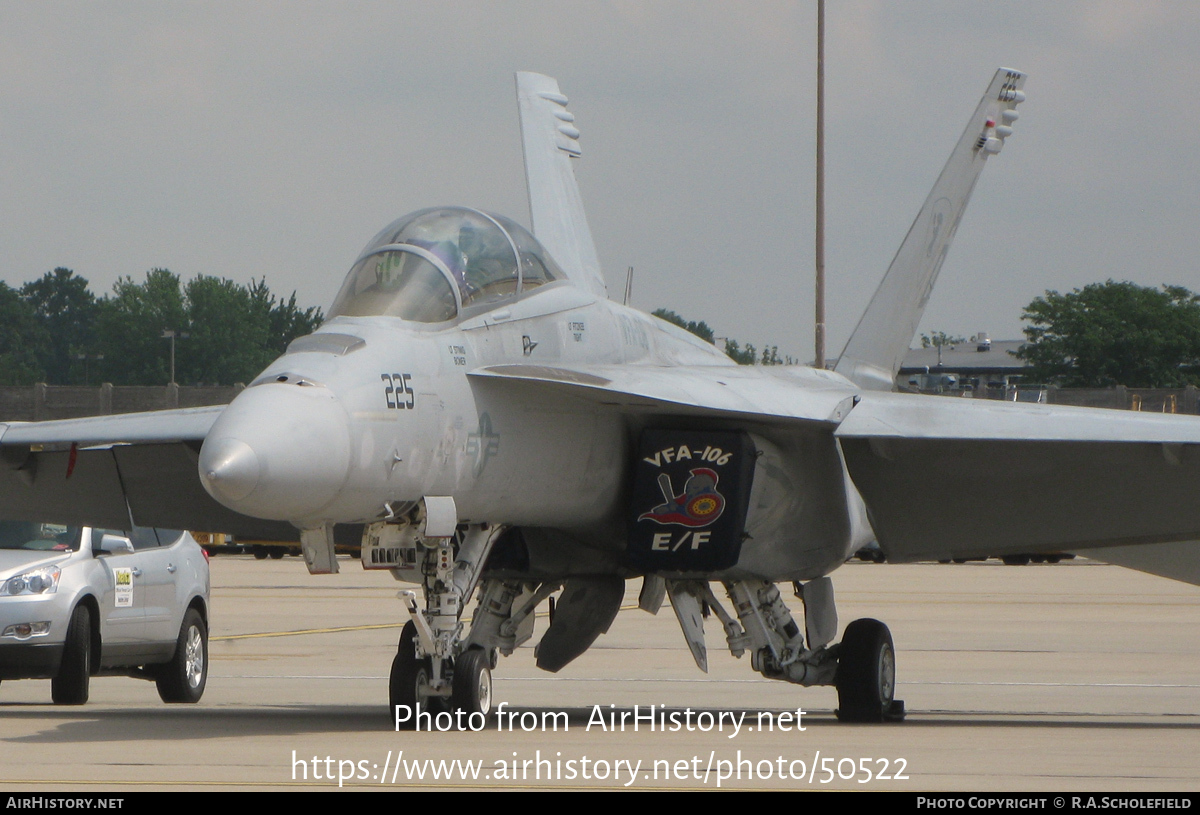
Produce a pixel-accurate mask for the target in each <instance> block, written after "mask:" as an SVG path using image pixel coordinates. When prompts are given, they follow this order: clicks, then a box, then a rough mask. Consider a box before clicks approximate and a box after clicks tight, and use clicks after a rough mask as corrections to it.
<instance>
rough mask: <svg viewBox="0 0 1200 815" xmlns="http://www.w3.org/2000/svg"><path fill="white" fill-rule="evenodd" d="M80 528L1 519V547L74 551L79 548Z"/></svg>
mask: <svg viewBox="0 0 1200 815" xmlns="http://www.w3.org/2000/svg"><path fill="white" fill-rule="evenodd" d="M79 533H80V528H79V527H78V526H64V525H63V524H42V523H34V522H31V521H0V549H31V550H35V551H38V550H41V551H48V552H74V551H76V550H77V549H79V541H80V539H81V536H80V534H79Z"/></svg>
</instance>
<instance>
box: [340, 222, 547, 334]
mask: <svg viewBox="0 0 1200 815" xmlns="http://www.w3.org/2000/svg"><path fill="white" fill-rule="evenodd" d="M565 278H566V275H564V274H563V272H562V270H561V269H559V268H558V265H557V264H555V262H554V260H553V259H551V257H550V255H549V254H548V253H547V252H546V250H545V249H543V248H542V246H541V244H539V243H538V242H537V240H536V239H535V238H534V237H533V235H531V234H529V232H528V231H526V230H525V228H524V227H523V226H521V225H520V224H518V223H516V222H514V221H511V220H509V219H508V218H504V217H502V216H500V215H489V214H487V213H486V212H480V211H479V210H474V209H468V208H466V207H443V208H439V209H424V210H421V211H420V212H415V213H413V214H411V215H406V216H405V217H403V218H401V219H399V220H398V221H395V222H393V223H392V224H390V225H389V226H388V227H387V228H386V229H384V230H383V231H382V232H380V233H379V234H378V235H376V236H375V238H374V239H373V240H372V241H371V242H370V243H369V244H367V247H366V248H365V249H364V250H363V252H362V254H361V255H359V259H358V261H357V262H356V263H355V264H354V268H352V269H351V270H350V274H348V275H347V276H346V282H345V283H343V284H342V289H341V291H339V292H338V296H337V299H335V300H334V301H333V306H332V307H331V308H330V310H329V316H330V317H340V316H345V317H368V316H389V317H399V318H401V319H403V320H412V321H413V322H418V323H441V322H446V321H448V320H453V319H454V318H455V317H457V316H458V315H459V314H460V313H462V312H463V311H464V310H468V311H470V310H474V309H475V308H476V307H480V306H493V305H495V304H496V303H499V302H500V301H503V300H511V299H513V298H515V297H517V296H518V295H520V294H522V293H523V292H527V291H530V290H531V289H534V288H536V287H537V286H541V285H544V284H546V283H550V282H553V281H555V280H563V279H565Z"/></svg>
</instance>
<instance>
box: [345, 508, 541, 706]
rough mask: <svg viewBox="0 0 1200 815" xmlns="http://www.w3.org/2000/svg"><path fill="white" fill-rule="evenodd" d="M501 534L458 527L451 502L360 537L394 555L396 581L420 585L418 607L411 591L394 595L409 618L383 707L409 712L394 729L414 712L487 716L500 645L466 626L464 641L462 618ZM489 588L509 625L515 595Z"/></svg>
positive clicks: (421, 510) (481, 528) (488, 596)
mask: <svg viewBox="0 0 1200 815" xmlns="http://www.w3.org/2000/svg"><path fill="white" fill-rule="evenodd" d="M502 531H503V528H502V527H489V526H487V525H483V524H472V525H468V526H466V527H463V528H458V527H457V524H456V518H455V511H454V503H453V501H452V500H451V499H448V498H444V499H440V498H426V499H425V500H424V501H422V502H420V503H419V504H417V505H416V506H415V507H413V508H412V510H411V511H410V512H408V513H407V514H406V515H404V516H403V517H400V518H396V519H393V520H392V521H390V522H388V523H386V524H375V525H373V526H371V527H368V528H367V530H366V532H365V533H364V541H367V540H368V539H369V538H370V537H372V536H373V537H374V540H373V541H372V542H371V543H370V547H372V548H378V547H379V546H380V541H381V540H384V539H385V545H386V546H388V547H392V548H394V551H395V552H396V553H397V555H396V559H395V561H393V562H396V563H397V564H398V567H397V568H396V569H394V570H393V573H394V574H395V576H396V577H397V578H398V579H403V580H408V581H411V582H420V583H421V586H422V589H423V591H422V594H423V595H424V596H423V599H424V604H423V605H424V608H423V609H422V608H421V605H422V604H421V603H420V602H419V601H418V597H417V594H416V592H413V591H402V592H400V595H399V596H400V599H401V600H402V601H403V602H404V606H405V610H406V611H407V613H408V617H409V620H408V622H407V623H405V625H404V630H403V632H402V633H401V635H400V642H399V645H398V646H397V651H396V657H395V659H394V660H393V661H392V671H391V675H390V677H389V680H388V701H389V703H390V704H391V706H392V711H393V712H395V711H396V706H397V705H400V706H403V707H405V708H406V709H407V711H408V713H407V715H397V716H396V721H397V722H398V723H400V726H403V725H404V724H408V726H410V727H412V726H415V725H416V724H417V713H418V711H420V712H422V713H430V714H433V715H436V714H438V713H442V712H448V711H450V710H451V709H453V710H454V711H455V712H456V713H457V712H460V711H461V713H463V714H466V715H467V716H470V715H471V714H474V713H479V714H482V715H483V716H485V717H486V716H487V714H488V712H489V711H490V710H491V704H492V672H491V669H492V667H493V665H494V664H495V656H494V648H495V647H496V645H497V644H500V645H503V644H504V643H497V641H496V639H495V637H480V636H477V635H476V634H477V632H475V628H476V627H478V626H472V635H473V636H466V635H464V631H463V628H464V626H463V621H462V615H463V611H464V610H465V609H466V607H467V604H468V602H469V601H470V599H471V595H472V594H473V592H474V591H475V589H476V587H477V586H478V584H479V576H480V572H481V571H482V569H483V564H484V562H485V561H486V560H487V556H488V554H489V553H490V552H491V549H492V545H493V544H494V543H495V541H496V539H497V538H498V537H499V536H500V534H501V532H502ZM364 548H367V547H364ZM492 582H494V581H489V585H488V586H487V587H486V588H485V590H484V595H485V600H488V599H491V598H493V596H494V595H499V597H500V598H501V603H500V605H501V606H503V607H502V608H500V609H499V612H500V614H499V616H500V617H501V618H503V620H505V621H507V620H509V619H510V618H511V611H512V602H513V599H515V598H516V597H517V596H518V595H520V593H521V592H520V589H519V587H517V588H516V589H515V590H510V591H499V592H497V591H496V589H497V588H503V585H504V584H497V586H492V585H491V583H492ZM505 601H506V602H505ZM492 605H495V603H492ZM493 616H495V612H494V611H493ZM493 627H495V626H493ZM483 628H487V626H483ZM481 631H482V629H481ZM481 640H482V641H481ZM509 640H510V641H511V640H512V636H511V634H510V636H509ZM518 644H519V643H518Z"/></svg>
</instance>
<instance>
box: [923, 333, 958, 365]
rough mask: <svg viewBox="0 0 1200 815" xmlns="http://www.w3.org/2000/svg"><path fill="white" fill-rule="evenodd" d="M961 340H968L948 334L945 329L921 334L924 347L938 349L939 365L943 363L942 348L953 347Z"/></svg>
mask: <svg viewBox="0 0 1200 815" xmlns="http://www.w3.org/2000/svg"><path fill="white" fill-rule="evenodd" d="M960 342H966V339H964V338H963V337H957V336H953V335H951V334H947V333H946V332H945V331H935V332H933V334H922V335H921V347H922V348H936V349H937V355H938V365H941V364H942V349H943V348H951V347H953V346H955V345H958V344H959V343H960Z"/></svg>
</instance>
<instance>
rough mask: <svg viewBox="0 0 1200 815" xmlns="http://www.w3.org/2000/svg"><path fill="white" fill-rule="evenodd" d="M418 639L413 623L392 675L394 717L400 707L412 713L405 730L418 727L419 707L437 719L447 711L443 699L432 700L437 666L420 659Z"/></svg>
mask: <svg viewBox="0 0 1200 815" xmlns="http://www.w3.org/2000/svg"><path fill="white" fill-rule="evenodd" d="M416 639H417V626H416V625H415V624H414V623H413V622H412V621H411V620H410V621H409V622H407V623H405V625H404V630H403V631H401V632H400V644H399V645H398V646H397V647H396V658H395V659H393V660H392V672H391V675H390V676H389V677H388V704H390V705H391V710H392V713H393V715H394V714H395V710H396V706H397V705H403V706H404V707H406V708H408V709H409V711H411V712H412V713H411V715H409V716H408V717H407V721H404V722H401V723H400V724H399V727H400V728H401V729H405V730H411V729H413V728H414V727H416V723H417V716H416V714H417V705H418V704H419V705H420V706H421V709H422V711H424V712H428V713H431V714H434V715H436V714H437V713H440V712H441V711H443V710H445V707H444V705H443V704H442V700H441V699H440V698H439V697H436V696H434V697H431V696H429V691H430V688H431V679H432V677H433V665H432V663H430V661H429V660H428V659H426V658H421V657H418V656H417V651H416V647H415V642H416Z"/></svg>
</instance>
